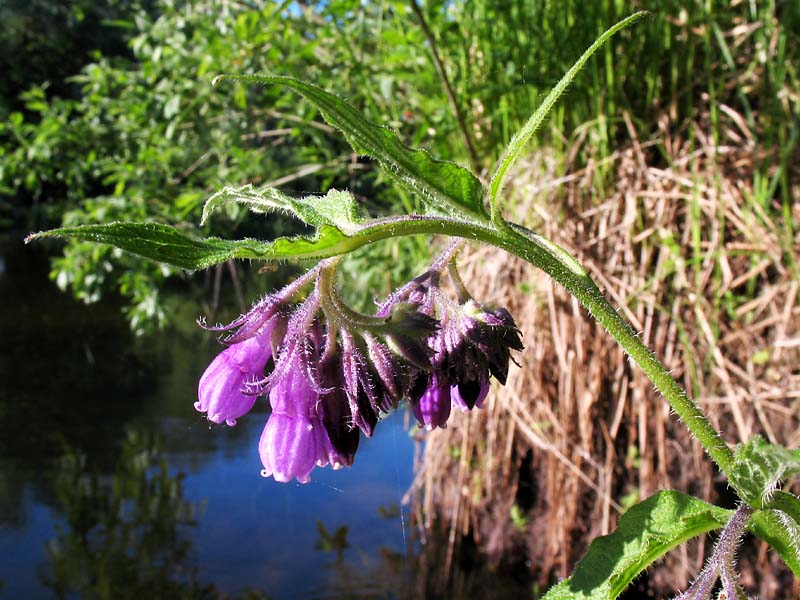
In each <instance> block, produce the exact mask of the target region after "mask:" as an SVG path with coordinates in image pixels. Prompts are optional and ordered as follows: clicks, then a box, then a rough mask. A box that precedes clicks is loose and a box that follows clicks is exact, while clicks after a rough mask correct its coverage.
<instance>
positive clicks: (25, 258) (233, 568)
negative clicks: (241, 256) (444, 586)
mask: <svg viewBox="0 0 800 600" xmlns="http://www.w3.org/2000/svg"><path fill="white" fill-rule="evenodd" d="M19 239H20V237H19V236H12V237H9V236H6V237H4V238H3V239H0V339H1V340H2V344H0V556H1V557H3V558H2V560H0V596H2V597H3V598H37V597H53V596H66V597H97V596H106V597H131V596H134V595H141V596H142V597H217V596H219V595H227V596H235V597H248V598H262V597H271V598H356V597H371V598H374V597H403V596H407V595H409V594H410V590H411V589H412V588H413V582H412V581H411V579H410V578H411V575H410V573H411V570H412V569H411V568H410V561H411V559H410V556H411V555H412V554H413V552H414V544H413V543H412V542H411V541H410V539H411V538H410V534H409V517H408V509H407V508H406V507H403V506H401V504H400V502H401V498H402V497H403V495H404V494H405V492H406V490H407V489H408V487H409V484H410V482H411V478H412V462H413V453H414V442H413V441H412V439H411V438H410V437H409V435H408V433H407V432H406V428H405V423H404V420H405V415H404V413H398V414H396V415H394V416H392V417H391V418H389V419H387V420H386V421H384V422H383V423H381V424H380V425H379V428H378V431H377V434H376V437H375V438H374V439H372V440H362V445H361V448H360V449H359V454H358V457H357V459H356V464H355V465H354V467H353V468H351V469H345V470H342V471H332V470H331V469H329V468H328V469H317V470H315V471H314V473H312V482H311V483H310V484H307V485H299V484H295V483H292V484H280V483H276V482H274V481H273V480H272V479H263V478H262V477H261V476H260V473H259V472H260V469H261V463H260V460H259V457H258V451H257V443H258V439H259V436H260V434H261V429H262V428H263V426H264V423H265V421H266V417H267V414H266V412H265V407H266V402H265V401H263V400H261V401H259V405H258V406H260V411H258V412H255V413H251V414H250V415H248V416H246V417H244V418H242V419H241V420H240V421H239V425H237V426H236V427H234V428H229V427H224V426H223V427H219V426H215V427H214V428H213V429H209V427H208V423H207V422H206V421H205V420H204V419H203V418H202V416H201V415H200V414H199V413H197V412H196V411H195V410H194V408H193V406H192V403H193V402H194V400H195V394H196V382H197V379H198V378H199V376H200V374H201V373H202V372H203V369H204V368H205V366H206V365H207V364H208V362H209V360H210V359H211V358H212V357H213V356H214V355H215V354H216V352H217V351H218V350H219V346H218V345H217V344H216V342H215V341H214V340H213V338H212V337H211V336H208V335H206V334H205V333H203V332H201V331H198V330H196V329H195V328H194V327H187V326H182V327H179V328H177V329H173V330H170V331H168V332H165V333H164V334H161V335H157V336H154V337H149V338H145V339H136V338H134V337H133V336H132V335H131V334H130V333H129V330H128V326H127V323H126V322H125V321H124V319H123V318H122V316H121V312H120V308H121V304H120V302H119V301H118V300H115V299H109V300H108V301H104V302H102V303H100V304H95V305H92V306H85V305H83V304H80V303H77V302H75V301H73V300H72V299H71V297H70V296H69V295H67V294H63V293H61V292H60V291H59V290H58V289H57V288H56V286H55V285H54V284H53V283H52V282H50V281H49V280H48V278H47V269H48V265H47V260H46V258H45V251H44V249H40V248H34V247H23V246H22V244H21V243H20V241H19ZM195 310H196V311H200V309H199V308H198V309H195ZM197 314H198V312H194V313H193V314H192V317H194V316H197ZM192 317H189V318H192Z"/></svg>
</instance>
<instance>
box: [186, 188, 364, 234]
mask: <svg viewBox="0 0 800 600" xmlns="http://www.w3.org/2000/svg"><path fill="white" fill-rule="evenodd" d="M229 202H235V203H238V204H244V205H245V206H247V207H248V208H249V209H250V210H252V211H253V212H256V213H270V212H283V213H287V214H290V215H292V216H293V217H295V218H297V219H300V220H301V221H303V222H304V223H307V224H308V225H312V226H314V227H320V226H321V225H333V226H335V227H338V228H339V229H340V230H342V231H344V232H345V233H352V232H353V231H355V230H356V229H357V227H358V225H359V224H360V223H362V222H363V221H364V218H365V217H364V214H363V213H362V212H361V210H360V209H359V206H358V203H357V202H356V199H355V198H354V197H353V195H352V194H350V193H349V192H341V191H339V190H328V193H327V194H325V195H324V196H306V197H304V198H292V197H291V196H287V195H286V194H284V193H283V192H281V191H280V190H278V189H276V188H272V187H264V188H255V187H253V186H252V185H250V184H248V185H245V186H241V187H225V188H222V189H221V190H220V191H218V192H217V193H216V194H214V195H213V196H211V197H210V198H209V199H208V200H207V201H206V204H205V206H204V207H203V218H202V221H201V224H202V223H204V222H205V221H206V219H208V217H209V216H210V215H211V213H212V212H214V211H215V210H216V209H218V208H219V207H221V206H222V205H224V204H227V203H229Z"/></svg>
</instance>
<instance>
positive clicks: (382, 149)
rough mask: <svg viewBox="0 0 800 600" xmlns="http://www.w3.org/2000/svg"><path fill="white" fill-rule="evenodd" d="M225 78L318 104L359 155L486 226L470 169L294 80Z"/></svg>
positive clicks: (441, 208)
mask: <svg viewBox="0 0 800 600" xmlns="http://www.w3.org/2000/svg"><path fill="white" fill-rule="evenodd" d="M225 79H230V80H234V81H241V82H245V83H259V84H262V85H270V84H278V85H283V86H285V87H288V88H291V89H292V90H294V91H296V92H298V93H299V94H301V95H302V96H304V97H305V98H306V99H307V100H308V101H309V102H311V103H312V104H314V106H316V107H317V109H319V111H320V112H321V113H322V116H323V117H324V118H325V120H326V121H327V122H328V123H329V124H330V125H332V126H334V127H336V128H337V129H339V130H340V131H341V132H342V133H344V135H345V137H346V138H347V141H348V142H350V145H351V146H352V147H353V149H354V150H355V151H356V152H358V153H360V154H364V155H367V156H371V157H373V158H375V159H377V160H378V162H379V163H380V164H381V166H382V167H383V168H384V169H385V170H386V171H387V173H389V175H391V176H392V178H394V179H395V180H396V181H398V182H399V183H400V184H401V185H402V186H403V187H405V188H406V189H408V190H409V191H411V192H413V193H415V194H417V195H418V196H419V197H420V198H421V199H422V200H423V201H424V202H425V203H426V204H427V205H428V206H429V207H430V208H432V209H433V210H434V211H436V212H439V213H442V214H446V215H450V216H455V217H461V218H464V217H468V218H472V219H477V220H478V221H481V222H485V221H486V220H487V215H486V210H485V209H484V206H483V186H482V185H481V182H480V181H479V180H478V178H477V177H475V176H474V175H473V174H472V173H471V172H470V171H469V170H468V169H465V168H463V167H459V166H458V165H456V164H454V163H451V162H446V161H441V160H436V159H434V158H432V157H431V156H430V155H429V154H428V153H427V152H425V151H424V150H413V149H411V148H408V147H407V146H405V145H404V144H403V143H402V142H400V140H399V139H398V137H397V135H395V134H394V132H392V131H391V130H390V129H388V128H386V127H381V126H380V125H376V124H374V123H370V122H368V121H366V120H364V117H363V115H362V113H361V112H359V111H358V110H356V109H355V108H354V107H352V106H350V105H349V104H348V103H346V102H345V101H344V100H342V99H341V98H338V97H337V96H334V95H333V94H329V93H328V92H326V91H325V90H323V89H321V88H318V87H317V86H315V85H311V84H310V83H305V82H302V81H298V80H296V79H292V78H291V77H281V76H278V75H258V76H232V75H221V76H220V77H217V78H216V79H215V80H214V83H215V85H216V84H217V83H218V82H219V81H222V80H225Z"/></svg>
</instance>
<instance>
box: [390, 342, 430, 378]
mask: <svg viewBox="0 0 800 600" xmlns="http://www.w3.org/2000/svg"><path fill="white" fill-rule="evenodd" d="M386 343H387V344H388V346H389V348H391V350H392V352H394V353H395V354H397V355H398V356H400V357H402V358H404V359H405V360H406V361H408V362H409V363H410V364H411V365H413V366H415V367H417V368H419V369H422V370H424V371H427V370H429V369H430V368H431V349H430V348H429V347H428V346H427V345H426V344H425V342H424V341H423V340H421V339H415V338H412V337H409V336H407V335H402V334H395V335H388V336H386Z"/></svg>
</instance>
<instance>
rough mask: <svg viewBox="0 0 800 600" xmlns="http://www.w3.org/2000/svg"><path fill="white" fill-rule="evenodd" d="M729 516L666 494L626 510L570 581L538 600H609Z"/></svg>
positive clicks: (682, 496)
mask: <svg viewBox="0 0 800 600" xmlns="http://www.w3.org/2000/svg"><path fill="white" fill-rule="evenodd" d="M732 512H733V511H730V510H725V509H723V508H720V507H718V506H713V505H711V504H708V503H707V502H703V501H702V500H700V499H699V498H694V497H692V496H687V495H686V494H681V493H680V492H676V491H672V490H667V491H662V492H658V493H656V494H654V495H653V496H650V497H649V498H648V499H647V500H644V501H642V502H640V503H639V504H637V505H636V506H633V507H632V508H630V509H629V510H628V511H627V512H626V513H625V514H624V515H622V517H620V519H619V523H618V524H617V529H616V531H614V533H612V534H610V535H604V536H601V537H599V538H597V539H595V540H594V541H593V542H592V543H591V545H590V546H589V550H588V551H587V552H586V556H584V557H583V558H582V559H581V561H580V562H579V563H578V565H577V567H576V568H575V572H574V573H573V575H572V576H571V577H569V578H568V579H565V580H564V581H562V582H561V583H559V584H558V585H556V586H555V587H553V588H551V589H550V591H549V592H548V593H547V594H546V595H545V596H544V598H543V599H542V600H568V599H569V600H588V599H591V600H613V599H614V598H616V597H617V596H619V595H620V594H621V593H622V592H623V591H624V590H625V588H626V587H628V585H629V584H630V583H631V581H633V579H634V578H635V577H636V576H637V575H638V574H639V573H641V572H642V571H643V570H644V569H645V568H647V567H648V566H649V565H651V564H652V563H653V562H654V561H656V560H658V559H659V558H660V557H661V556H663V555H664V554H666V553H667V552H668V551H669V550H671V549H672V548H674V547H675V546H677V545H678V544H681V543H683V542H685V541H686V540H688V539H690V538H693V537H695V536H698V535H700V534H702V533H706V532H708V531H712V530H714V529H719V528H720V527H722V526H724V525H725V523H727V522H728V520H729V519H730V517H731V514H732Z"/></svg>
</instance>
